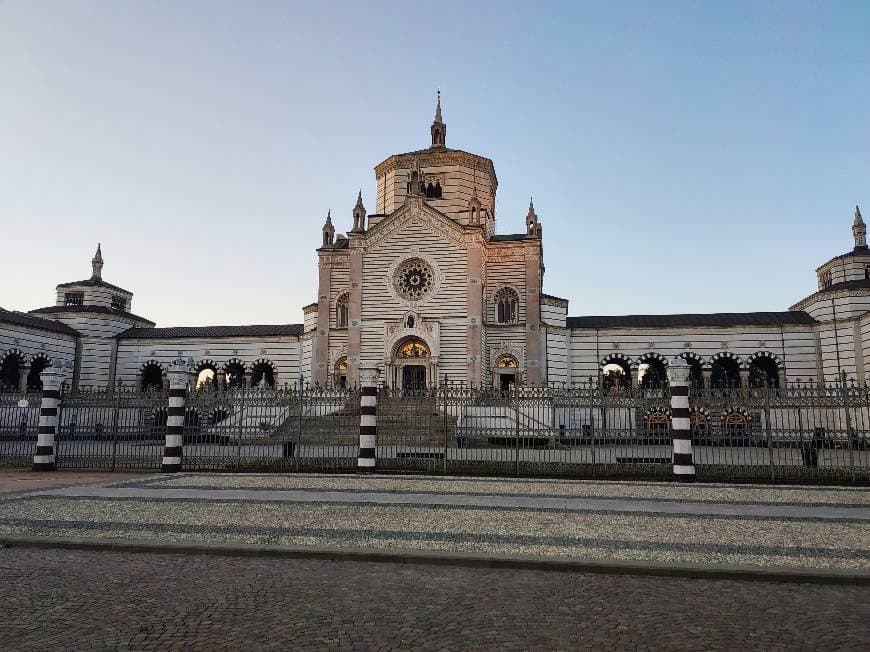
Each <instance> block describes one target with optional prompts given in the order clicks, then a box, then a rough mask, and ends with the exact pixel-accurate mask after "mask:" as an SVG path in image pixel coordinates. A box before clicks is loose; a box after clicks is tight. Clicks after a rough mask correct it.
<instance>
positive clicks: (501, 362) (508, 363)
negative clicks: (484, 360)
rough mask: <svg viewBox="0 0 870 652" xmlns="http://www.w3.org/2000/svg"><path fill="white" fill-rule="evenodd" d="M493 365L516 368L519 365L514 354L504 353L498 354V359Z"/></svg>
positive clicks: (502, 367) (501, 367)
mask: <svg viewBox="0 0 870 652" xmlns="http://www.w3.org/2000/svg"><path fill="white" fill-rule="evenodd" d="M495 366H496V367H497V368H499V369H516V368H517V367H519V366H520V365H519V363H518V362H517V359H516V358H515V357H514V356H512V355H510V354H505V355H501V356H499V358H498V360H496V361H495Z"/></svg>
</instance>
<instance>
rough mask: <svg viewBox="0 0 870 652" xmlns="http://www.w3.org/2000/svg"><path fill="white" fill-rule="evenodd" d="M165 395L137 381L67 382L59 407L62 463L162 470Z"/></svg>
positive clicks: (66, 465) (58, 455)
mask: <svg viewBox="0 0 870 652" xmlns="http://www.w3.org/2000/svg"><path fill="white" fill-rule="evenodd" d="M166 405H167V394H166V392H165V391H164V390H162V389H150V390H147V391H144V392H143V391H141V390H140V389H139V388H138V387H136V386H131V385H121V384H118V385H112V386H110V387H108V388H90V387H81V388H78V389H76V390H75V391H71V390H69V389H68V388H66V387H64V388H63V390H62V392H61V400H60V406H59V411H58V427H57V435H56V436H55V455H56V460H57V467H58V468H65V469H76V468H81V469H85V468H86V469H106V470H115V469H136V470H159V469H160V461H161V459H162V456H163V446H164V442H165V439H166Z"/></svg>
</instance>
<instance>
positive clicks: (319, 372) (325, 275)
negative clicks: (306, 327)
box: [311, 252, 350, 387]
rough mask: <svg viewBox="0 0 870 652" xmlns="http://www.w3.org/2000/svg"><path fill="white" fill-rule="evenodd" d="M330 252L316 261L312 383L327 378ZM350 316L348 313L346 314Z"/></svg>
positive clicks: (323, 253)
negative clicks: (315, 308)
mask: <svg viewBox="0 0 870 652" xmlns="http://www.w3.org/2000/svg"><path fill="white" fill-rule="evenodd" d="M330 256H331V254H329V253H325V252H321V253H320V260H319V261H318V271H319V276H320V279H319V282H318V286H319V289H318V291H317V330H316V331H315V339H314V356H313V357H314V359H313V360H312V361H311V375H312V377H313V379H314V384H315V385H319V386H320V387H326V386H327V385H328V378H329V368H328V367H329V321H330V316H331V315H332V304H331V303H330V296H331V294H332V289H331V288H332V259H331V257H330ZM348 316H350V315H348Z"/></svg>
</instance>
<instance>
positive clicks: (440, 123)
mask: <svg viewBox="0 0 870 652" xmlns="http://www.w3.org/2000/svg"><path fill="white" fill-rule="evenodd" d="M430 131H431V132H432V145H431V147H444V143H446V142H447V125H446V124H444V120H443V118H442V117H441V90H440V89H439V90H438V99H437V100H436V101H435V122H433V123H432V127H431V128H430Z"/></svg>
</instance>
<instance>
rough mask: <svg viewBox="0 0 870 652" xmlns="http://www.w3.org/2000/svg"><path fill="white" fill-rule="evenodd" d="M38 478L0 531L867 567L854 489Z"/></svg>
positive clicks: (1, 511)
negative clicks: (44, 481)
mask: <svg viewBox="0 0 870 652" xmlns="http://www.w3.org/2000/svg"><path fill="white" fill-rule="evenodd" d="M12 474H14V472H8V473H7V475H12ZM49 476H50V477H51V478H52V479H54V478H57V480H53V481H54V482H56V483H57V484H63V486H55V487H52V486H49V487H33V488H25V489H24V490H20V491H17V492H12V493H7V494H6V495H5V498H3V499H0V536H2V535H14V536H29V537H34V536H35V537H45V536H53V537H63V538H74V539H114V540H117V539H124V540H129V541H151V542H163V543H167V542H169V543H171V542H187V543H202V544H211V543H221V544H258V545H270V546H316V547H320V548H343V549H346V548H357V549H359V548H362V549H369V550H414V551H440V552H453V553H477V554H487V555H493V556H497V555H519V556H532V557H551V558H556V559H564V558H570V559H591V560H603V561H607V560H620V561H633V562H650V563H660V564H704V565H711V564H723V565H740V566H750V567H765V568H768V567H775V568H795V569H808V570H813V569H815V570H818V569H833V570H838V571H854V572H862V573H866V572H867V571H868V570H870V491H868V490H867V489H866V488H861V487H767V486H750V485H745V486H735V485H700V484H698V485H688V486H687V485H679V484H671V483H644V482H605V481H561V480H528V479H486V478H452V477H424V476H416V477H408V476H401V477H400V476H385V475H370V476H360V475H321V474H311V475H304V474H303V475H292V474H289V475H288V474H284V475H279V474H273V475H262V474H202V473H183V474H177V475H159V474H155V475H140V476H130V477H122V478H119V477H116V476H110V475H106V476H85V481H83V482H82V483H81V484H75V483H73V482H72V481H71V480H67V481H63V479H64V478H65V477H69V476H72V477H75V474H65V473H55V474H48V475H47V476H45V477H49ZM8 484H9V483H7V485H8ZM24 484H26V483H24Z"/></svg>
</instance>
